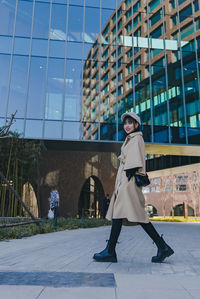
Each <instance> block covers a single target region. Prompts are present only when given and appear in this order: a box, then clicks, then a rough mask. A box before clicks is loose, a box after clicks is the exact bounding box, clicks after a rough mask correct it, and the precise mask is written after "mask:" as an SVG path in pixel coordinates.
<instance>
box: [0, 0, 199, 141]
mask: <svg viewBox="0 0 200 299" xmlns="http://www.w3.org/2000/svg"><path fill="white" fill-rule="evenodd" d="M199 7H200V0H153V1H144V0H134V1H131V0H123V1H119V0H53V1H52V0H51V1H48V0H43V1H36V0H33V1H31V0H0V126H2V125H4V124H5V121H6V119H7V118H8V117H9V116H10V114H11V113H13V112H15V110H17V114H16V122H15V124H14V125H13V128H12V129H13V130H17V131H18V132H19V133H22V135H23V136H24V137H25V138H39V139H58V140H108V141H109V140H110V141H121V140H123V138H124V136H123V131H122V126H121V122H120V116H121V114H122V113H124V112H125V111H135V112H136V113H138V114H139V115H140V116H141V118H142V121H143V131H144V137H145V141H146V142H152V143H154V142H155V143H178V144H200V72H199V69H200V10H199Z"/></svg>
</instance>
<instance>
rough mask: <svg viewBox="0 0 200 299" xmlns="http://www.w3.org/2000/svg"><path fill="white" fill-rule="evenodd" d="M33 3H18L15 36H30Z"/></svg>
mask: <svg viewBox="0 0 200 299" xmlns="http://www.w3.org/2000/svg"><path fill="white" fill-rule="evenodd" d="M32 10H33V2H31V1H19V2H18V7H17V19H16V31H15V35H17V36H28V37H29V36H30V34H31V23H32Z"/></svg>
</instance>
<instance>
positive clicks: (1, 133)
mask: <svg viewBox="0 0 200 299" xmlns="http://www.w3.org/2000/svg"><path fill="white" fill-rule="evenodd" d="M16 113H17V110H16V111H15V113H13V114H11V116H10V120H9V122H8V124H7V125H6V126H3V128H2V129H1V131H0V138H5V137H8V133H9V130H10V127H11V126H12V124H13V122H14V118H15V115H16ZM6 122H7V121H6Z"/></svg>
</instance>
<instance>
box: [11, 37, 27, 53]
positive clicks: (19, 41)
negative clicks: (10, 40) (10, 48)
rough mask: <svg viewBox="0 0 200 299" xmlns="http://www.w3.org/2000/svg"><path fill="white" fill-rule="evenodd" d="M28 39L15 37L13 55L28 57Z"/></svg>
mask: <svg viewBox="0 0 200 299" xmlns="http://www.w3.org/2000/svg"><path fill="white" fill-rule="evenodd" d="M29 51H30V39H29V38H21V37H15V44H14V54H19V55H29Z"/></svg>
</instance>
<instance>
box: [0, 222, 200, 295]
mask: <svg viewBox="0 0 200 299" xmlns="http://www.w3.org/2000/svg"><path fill="white" fill-rule="evenodd" d="M155 226H156V228H157V229H158V231H159V232H160V233H163V234H164V236H165V240H166V242H168V243H169V244H170V246H171V247H172V248H173V249H174V251H175V254H174V255H173V256H172V257H170V258H168V259H166V262H165V263H162V264H153V263H151V257H152V256H153V255H155V254H156V247H155V245H153V244H152V241H151V240H150V238H149V237H148V236H147V235H146V234H145V232H144V231H143V230H142V228H141V227H140V226H136V227H123V228H122V232H121V235H120V239H119V242H120V243H119V244H118V245H117V254H118V263H116V264H112V263H97V262H94V261H93V260H92V256H93V253H94V252H98V251H100V250H102V249H104V247H105V246H106V242H105V240H106V239H108V236H109V232H110V227H100V228H91V229H78V230H73V231H62V232H54V233H51V234H44V235H37V236H33V237H30V238H25V239H21V240H11V241H7V242H0V298H1V299H16V298H17V299H38V298H39V299H47V298H48V299H54V298H55V299H64V298H66V299H98V298H99V299H102V298H105V299H129V298H130V299H133V298H134V299H143V298H144V299H147V298H150V299H157V298H159V299H160V298H162V299H165V298H171V299H179V298H180V299H186V298H188V299H189V298H190V299H191V298H193V299H194V298H195V299H200V224H198V223H187V224H186V223H173V224H172V223H155Z"/></svg>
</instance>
